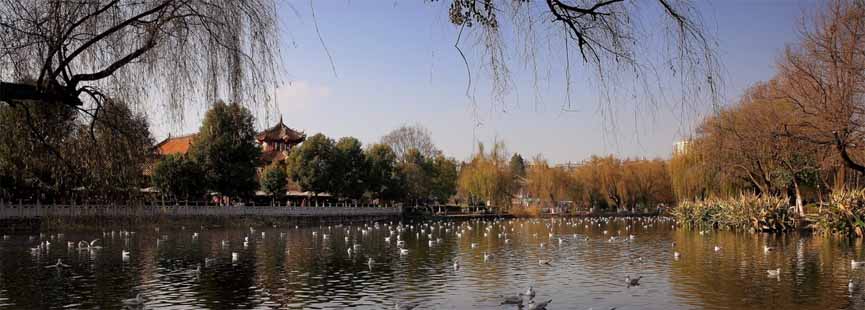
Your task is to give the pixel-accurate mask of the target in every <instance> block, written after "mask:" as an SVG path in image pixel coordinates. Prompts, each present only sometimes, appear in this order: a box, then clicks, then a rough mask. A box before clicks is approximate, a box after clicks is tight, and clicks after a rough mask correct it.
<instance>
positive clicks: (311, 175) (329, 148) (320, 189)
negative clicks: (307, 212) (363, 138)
mask: <svg viewBox="0 0 865 310" xmlns="http://www.w3.org/2000/svg"><path fill="white" fill-rule="evenodd" d="M336 154H337V151H336V146H334V142H333V140H331V139H330V138H328V137H326V136H325V135H323V134H320V133H319V134H316V135H314V136H312V137H309V138H308V139H306V141H305V142H304V143H303V144H301V145H300V147H299V148H296V149H294V150H292V152H291V154H290V155H289V157H288V174H289V175H290V176H291V178H292V180H294V182H296V183H297V184H298V185H299V186H300V188H301V189H303V190H304V191H310V192H312V193H314V194H316V195H317V194H318V193H324V192H330V191H332V190H333V185H334V182H333V180H334V178H335V177H336V176H335V175H334V171H335V170H336V169H335V168H334V164H335V162H336Z"/></svg>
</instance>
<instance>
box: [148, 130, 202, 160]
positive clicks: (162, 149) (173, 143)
mask: <svg viewBox="0 0 865 310" xmlns="http://www.w3.org/2000/svg"><path fill="white" fill-rule="evenodd" d="M195 136H196V134H188V135H183V136H177V137H172V136H171V135H170V134H169V135H168V138H165V140H162V142H159V143H157V144H156V146H155V148H156V153H157V154H159V155H160V156H167V155H173V154H180V155H185V154H186V153H187V152H189V146H191V145H192V140H193V139H195Z"/></svg>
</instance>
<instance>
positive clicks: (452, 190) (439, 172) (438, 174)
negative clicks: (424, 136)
mask: <svg viewBox="0 0 865 310" xmlns="http://www.w3.org/2000/svg"><path fill="white" fill-rule="evenodd" d="M430 164H431V165H432V176H431V177H432V189H431V192H430V196H431V197H432V198H433V199H435V200H436V201H438V202H439V203H446V202H447V201H448V199H450V198H451V196H453V195H454V194H456V191H457V177H458V172H457V163H456V160H454V159H453V158H447V157H445V156H444V155H437V156H436V157H435V158H433V160H432V162H431V163H430Z"/></svg>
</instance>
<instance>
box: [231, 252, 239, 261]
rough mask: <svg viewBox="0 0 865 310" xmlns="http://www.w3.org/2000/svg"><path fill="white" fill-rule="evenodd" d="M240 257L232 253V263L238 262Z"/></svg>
mask: <svg viewBox="0 0 865 310" xmlns="http://www.w3.org/2000/svg"><path fill="white" fill-rule="evenodd" d="M239 257H240V255H239V254H237V252H231V261H232V262H236V261H237V259H238V258H239Z"/></svg>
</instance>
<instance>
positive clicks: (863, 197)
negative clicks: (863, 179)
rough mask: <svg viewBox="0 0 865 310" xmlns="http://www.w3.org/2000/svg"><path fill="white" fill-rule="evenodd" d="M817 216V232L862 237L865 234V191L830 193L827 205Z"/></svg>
mask: <svg viewBox="0 0 865 310" xmlns="http://www.w3.org/2000/svg"><path fill="white" fill-rule="evenodd" d="M818 214H819V217H818V220H817V229H818V230H820V231H823V232H825V233H831V234H837V235H847V236H852V235H856V236H859V237H862V236H863V233H865V222H863V217H865V189H859V190H842V191H835V192H832V194H831V195H829V202H828V204H826V205H825V206H824V207H823V208H820V211H819V213H818Z"/></svg>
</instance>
